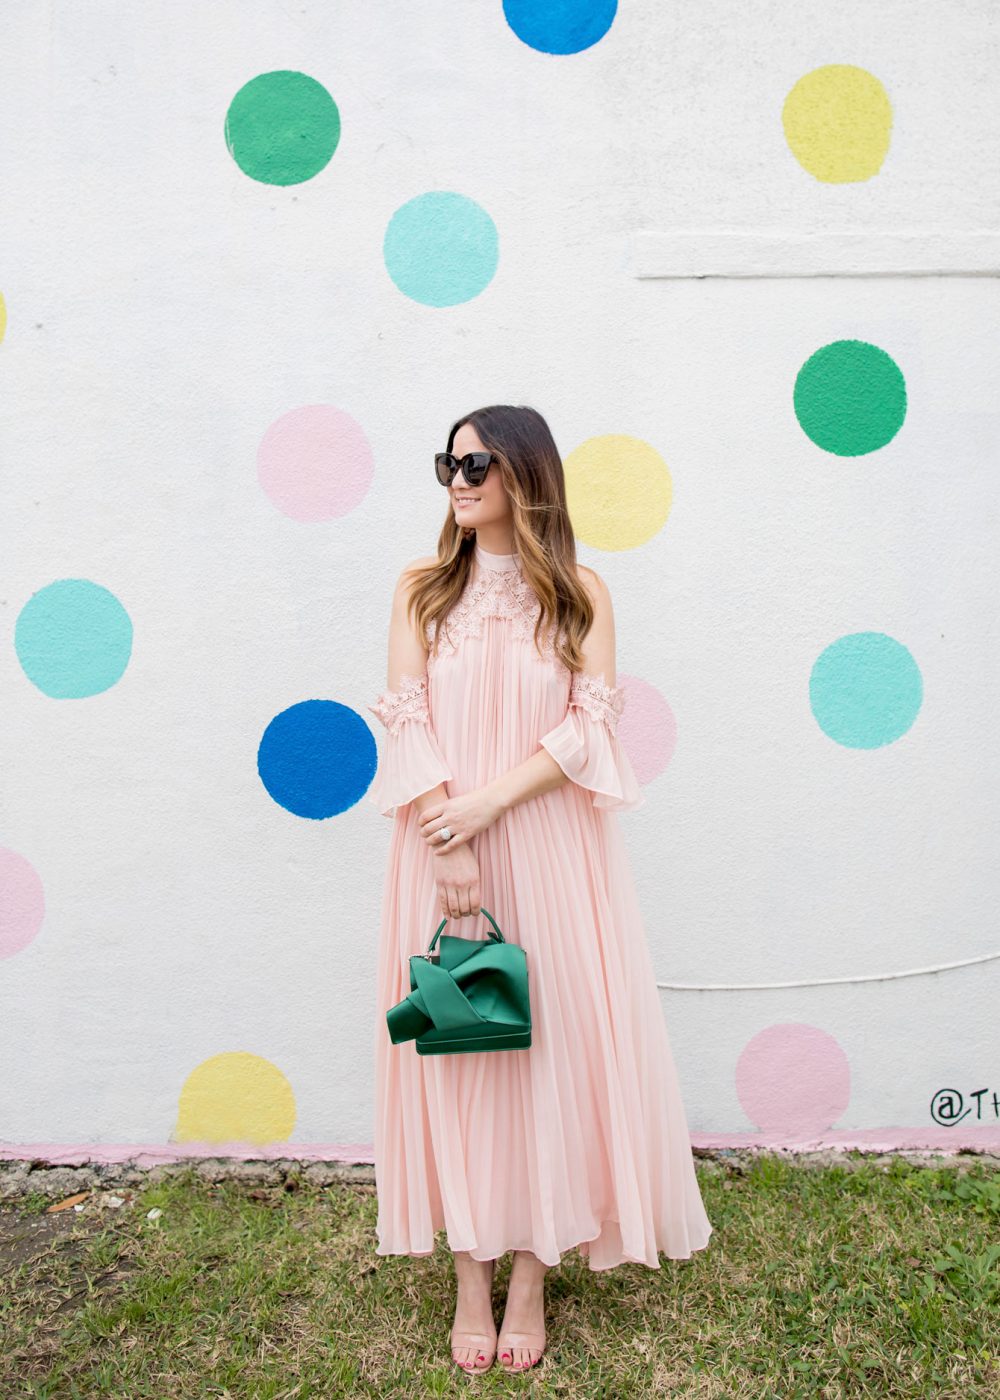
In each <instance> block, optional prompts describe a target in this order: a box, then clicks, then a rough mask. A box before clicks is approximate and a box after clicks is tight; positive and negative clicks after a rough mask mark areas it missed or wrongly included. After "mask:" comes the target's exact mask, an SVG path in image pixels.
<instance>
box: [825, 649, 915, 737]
mask: <svg viewBox="0 0 1000 1400" xmlns="http://www.w3.org/2000/svg"><path fill="white" fill-rule="evenodd" d="M923 695H924V688H923V680H922V678H921V675H920V668H919V667H918V666H917V663H916V661H915V660H914V659H913V655H912V653H911V652H910V650H909V649H908V648H907V647H905V646H904V645H903V644H902V642H897V641H896V640H895V638H893V637H888V636H886V635H885V633H884V632H854V633H851V634H849V635H848V636H845V637H840V638H839V639H838V640H837V641H835V642H831V644H830V645H829V646H828V647H826V648H825V649H824V651H822V652H821V653H820V655H819V656H818V657H817V659H816V662H815V664H814V665H813V668H812V674H811V675H810V677H809V703H810V705H811V707H812V712H813V715H814V716H815V719H816V722H817V724H818V725H819V727H820V728H821V729H822V731H823V733H824V734H826V735H828V736H829V738H831V739H833V740H834V741H835V742H836V743H838V744H843V745H844V746H845V747H846V748H850V749H878V748H881V747H882V745H883V744H891V743H893V741H894V740H896V739H898V738H899V737H900V736H901V735H903V734H905V733H906V731H907V730H908V729H909V728H910V726H911V725H912V724H913V722H914V720H915V719H916V717H917V715H918V714H919V712H920V706H921V704H922V702H923Z"/></svg>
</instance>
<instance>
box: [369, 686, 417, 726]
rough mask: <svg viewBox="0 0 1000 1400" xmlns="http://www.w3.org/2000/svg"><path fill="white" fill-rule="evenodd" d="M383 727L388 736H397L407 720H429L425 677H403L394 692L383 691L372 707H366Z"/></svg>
mask: <svg viewBox="0 0 1000 1400" xmlns="http://www.w3.org/2000/svg"><path fill="white" fill-rule="evenodd" d="M367 708H368V709H369V710H371V712H372V714H373V715H377V716H378V718H379V719H380V720H381V721H382V723H383V724H384V725H385V727H386V729H387V730H388V731H389V733H390V734H398V733H399V729H400V726H401V725H402V724H403V723H404V722H405V721H406V720H408V719H416V720H424V721H425V722H428V721H429V720H430V706H429V705H428V703H427V677H426V676H410V675H404V676H401V677H400V681H399V686H398V688H397V689H396V690H383V691H382V693H381V695H379V696H378V698H377V699H376V701H375V704H374V705H369V706H368V707H367Z"/></svg>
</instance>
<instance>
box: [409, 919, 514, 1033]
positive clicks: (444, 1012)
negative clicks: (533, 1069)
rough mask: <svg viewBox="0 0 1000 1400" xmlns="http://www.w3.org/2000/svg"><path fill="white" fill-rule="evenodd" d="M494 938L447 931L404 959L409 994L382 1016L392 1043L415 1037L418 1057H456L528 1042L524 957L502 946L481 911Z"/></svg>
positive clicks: (501, 938)
mask: <svg viewBox="0 0 1000 1400" xmlns="http://www.w3.org/2000/svg"><path fill="white" fill-rule="evenodd" d="M482 912H483V913H484V914H485V915H486V917H487V918H488V919H489V921H490V923H491V924H492V925H493V928H495V929H496V935H495V936H494V934H493V933H492V931H488V932H489V937H488V938H485V939H474V938H454V937H449V936H448V935H447V934H446V935H445V937H444V938H442V939H441V947H440V949H439V950H438V952H435V951H434V945H435V943H436V942H437V941H438V936H439V934H440V933H441V930H442V929H443V928H444V926H445V924H446V923H447V922H448V920H447V919H442V920H441V922H440V923H439V924H438V927H437V933H435V935H434V937H433V938H432V939H431V942H430V947H429V948H428V950H427V952H426V953H414V954H413V956H412V957H411V958H410V987H411V991H410V995H409V996H408V997H405V998H404V999H403V1000H402V1001H401V1002H398V1003H397V1004H396V1005H395V1006H393V1007H391V1008H390V1009H389V1010H388V1011H387V1012H386V1021H387V1022H388V1025H389V1038H390V1039H391V1041H392V1043H393V1045H398V1044H399V1043H400V1041H403V1040H413V1039H414V1037H416V1042H417V1054H418V1055H463V1054H468V1053H469V1052H470V1051H476V1050H521V1049H523V1048H524V1047H525V1046H526V1045H530V1044H531V1006H530V1003H529V1000H528V958H527V954H526V953H525V951H524V949H523V948H521V947H519V946H518V944H516V943H507V942H506V941H505V939H504V936H503V934H502V933H501V932H500V929H499V928H498V927H497V923H496V920H495V919H494V917H493V915H492V914H491V913H490V912H489V910H488V909H483V911H482Z"/></svg>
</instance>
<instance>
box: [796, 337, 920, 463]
mask: <svg viewBox="0 0 1000 1400" xmlns="http://www.w3.org/2000/svg"><path fill="white" fill-rule="evenodd" d="M794 403H795V416H796V417H797V418H798V420H799V424H800V426H801V428H802V431H803V432H804V433H805V434H806V436H807V437H809V438H811V439H812V441H813V442H814V443H815V444H816V446H817V447H822V448H823V450H824V451H825V452H834V453H836V455H837V456H838V457H861V456H863V455H864V453H866V452H875V451H877V449H878V448H880V447H884V446H885V445H886V443H887V442H891V440H892V439H893V438H894V437H895V436H896V434H897V433H898V432H899V430H900V428H901V427H902V425H903V419H904V418H905V417H906V381H905V380H904V378H903V375H902V372H901V370H900V368H899V366H898V365H897V364H896V361H895V360H894V359H893V358H892V356H891V355H887V354H886V352H885V351H884V350H882V349H880V348H879V346H877V345H869V344H868V342H867V341H864V340H835V341H833V342H832V343H831V344H829V345H824V346H822V348H821V349H819V350H817V351H816V353H815V354H814V355H810V357H809V359H808V360H806V362H805V364H804V365H803V366H802V368H801V369H800V370H799V372H798V376H797V377H796V380H795V393H794Z"/></svg>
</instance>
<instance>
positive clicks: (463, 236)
mask: <svg viewBox="0 0 1000 1400" xmlns="http://www.w3.org/2000/svg"><path fill="white" fill-rule="evenodd" d="M498 242H499V240H498V235H497V227H496V224H495V223H494V222H493V220H492V219H491V218H490V216H489V214H488V213H487V212H486V210H485V209H484V208H483V207H482V205H481V204H477V203H476V201H475V200H474V199H469V198H468V196H466V195H464V194H456V193H455V192H454V191H452V190H430V191H428V192H427V193H426V194H420V195H416V196H415V197H414V198H413V199H410V200H407V202H406V203H405V204H402V205H400V207H399V208H398V209H397V210H396V212H395V213H394V214H393V216H392V218H391V219H390V220H389V224H388V227H387V228H386V231H385V238H384V239H383V244H382V256H383V258H384V259H385V266H386V271H387V272H388V273H389V276H390V277H391V278H392V280H393V281H394V282H395V284H396V286H397V287H398V288H399V290H400V291H401V292H404V293H405V294H406V295H407V296H408V297H412V299H413V300H414V301H419V302H422V303H423V305H424V306H456V305H458V303H459V302H463V301H469V300H471V298H472V297H474V296H478V295H479V293H480V292H481V291H482V290H483V288H484V287H486V286H488V285H489V283H490V281H491V280H492V278H493V275H494V273H495V272H496V269H497V263H498V261H499V256H500V254H499V247H498Z"/></svg>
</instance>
